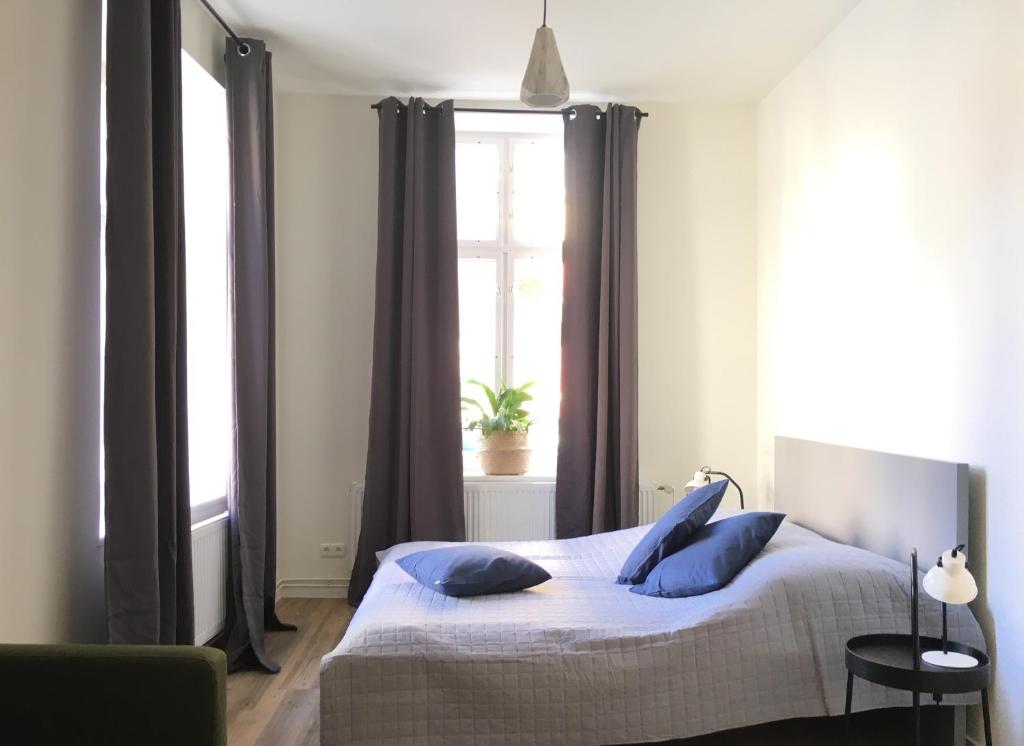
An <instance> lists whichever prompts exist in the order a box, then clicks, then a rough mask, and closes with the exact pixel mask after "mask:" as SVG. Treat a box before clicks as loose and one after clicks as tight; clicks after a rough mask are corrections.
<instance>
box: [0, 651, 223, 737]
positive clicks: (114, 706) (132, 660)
mask: <svg viewBox="0 0 1024 746" xmlns="http://www.w3.org/2000/svg"><path fill="white" fill-rule="evenodd" d="M226 682H227V663H226V659H225V657H224V653H223V652H222V651H220V650H215V649H212V648H202V647H191V646H184V645H181V646H171V645H168V646H155V645H154V646H149V645H0V690H2V691H3V692H4V693H3V695H2V698H0V701H2V709H3V710H4V713H5V714H4V717H3V719H2V722H0V729H2V730H0V732H2V733H3V734H4V736H3V738H4V739H6V738H8V737H9V736H11V735H16V736H17V738H14V739H12V740H11V741H10V743H19V744H35V743H40V744H42V743H75V744H91V743H95V744H195V745H196V746H224V744H226V743H227V715H226V711H227V683H226Z"/></svg>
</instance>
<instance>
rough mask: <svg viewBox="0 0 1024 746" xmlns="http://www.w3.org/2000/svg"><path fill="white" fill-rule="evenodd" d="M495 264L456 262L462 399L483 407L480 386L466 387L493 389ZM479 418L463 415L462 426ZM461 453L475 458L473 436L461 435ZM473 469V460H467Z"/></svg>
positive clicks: (475, 438)
mask: <svg viewBox="0 0 1024 746" xmlns="http://www.w3.org/2000/svg"><path fill="white" fill-rule="evenodd" d="M497 288H498V262H497V261H496V260H495V259H459V370H460V375H461V376H462V395H463V396H469V397H472V398H473V399H476V400H477V401H479V402H481V403H482V404H484V406H485V407H486V406H487V404H486V401H485V399H486V397H485V395H484V393H483V392H482V391H481V390H480V387H479V386H468V385H467V384H466V382H467V381H468V380H470V379H471V378H474V379H476V380H478V381H483V382H484V383H486V384H487V385H488V386H491V387H493V386H494V383H495V360H496V356H497V352H498V323H497V319H498V310H497ZM479 416H480V413H479V411H478V410H477V409H476V408H475V407H468V408H467V409H466V410H465V411H464V412H463V424H465V423H468V422H469V421H470V420H474V419H477V418H478V417H479ZM462 443H463V445H462V449H463V451H464V452H466V455H467V456H474V455H475V453H476V450H477V447H478V445H479V437H478V434H476V433H467V432H465V431H464V432H463V439H462ZM466 464H467V466H470V467H475V466H476V459H475V458H467V459H466Z"/></svg>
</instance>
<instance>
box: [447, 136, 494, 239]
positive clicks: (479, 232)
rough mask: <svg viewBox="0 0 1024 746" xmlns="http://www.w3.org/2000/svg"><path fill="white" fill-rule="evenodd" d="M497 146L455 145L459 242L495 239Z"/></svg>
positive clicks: (466, 143)
mask: <svg viewBox="0 0 1024 746" xmlns="http://www.w3.org/2000/svg"><path fill="white" fill-rule="evenodd" d="M500 179H501V169H500V158H499V153H498V146H497V145H496V144H494V143H488V142H460V143H456V145H455V192H456V206H457V210H458V232H459V240H460V241H496V240H497V239H498V186H499V182H500Z"/></svg>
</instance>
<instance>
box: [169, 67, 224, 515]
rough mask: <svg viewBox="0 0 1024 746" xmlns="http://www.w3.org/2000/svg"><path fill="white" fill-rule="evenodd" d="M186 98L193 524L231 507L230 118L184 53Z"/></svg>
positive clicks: (219, 94)
mask: <svg viewBox="0 0 1024 746" xmlns="http://www.w3.org/2000/svg"><path fill="white" fill-rule="evenodd" d="M181 96H182V103H181V119H182V142H183V147H184V164H183V166H184V181H185V272H186V281H185V292H186V295H185V302H186V304H187V321H188V327H187V333H188V457H189V489H190V492H191V496H192V506H193V510H192V513H193V515H192V520H193V522H194V523H195V522H199V521H201V520H204V519H205V518H209V517H212V516H213V515H216V514H217V513H219V512H221V511H222V510H224V509H226V507H227V505H226V495H227V488H228V466H229V464H230V459H231V379H230V368H229V367H228V357H229V350H228V342H229V337H228V200H229V198H230V194H229V192H230V183H229V176H228V169H229V163H228V115H227V99H226V97H225V93H224V86H222V85H221V84H220V83H218V82H217V81H216V80H214V78H213V77H212V76H211V75H210V74H209V73H208V72H206V70H204V69H203V68H202V66H200V65H199V63H198V62H196V61H195V60H193V59H192V58H191V57H190V56H189V55H188V54H187V53H186V52H185V51H184V50H182V52H181ZM197 506H203V508H199V507H197Z"/></svg>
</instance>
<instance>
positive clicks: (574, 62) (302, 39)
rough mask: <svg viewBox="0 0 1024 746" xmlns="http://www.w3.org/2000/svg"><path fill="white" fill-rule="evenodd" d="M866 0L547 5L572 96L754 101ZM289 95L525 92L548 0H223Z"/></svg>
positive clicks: (581, 0)
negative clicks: (263, 47) (268, 54)
mask: <svg viewBox="0 0 1024 746" xmlns="http://www.w3.org/2000/svg"><path fill="white" fill-rule="evenodd" d="M857 2H859V0H633V1H632V2H629V1H628V0H549V3H548V25H549V26H551V27H552V28H553V29H554V30H555V34H556V38H557V40H558V45H559V48H560V50H561V53H562V61H563V64H564V65H565V69H566V74H567V75H568V77H569V82H570V85H571V86H572V91H573V95H572V99H573V100H574V101H584V100H586V101H594V102H600V101H605V100H637V101H641V100H655V101H657V100H665V101H697V100H723V101H747V100H756V99H759V98H761V97H762V96H764V95H765V94H767V93H768V92H769V91H771V89H772V88H773V87H774V86H775V85H776V84H777V83H778V82H779V81H780V80H781V79H782V78H783V77H784V76H785V75H786V73H788V72H789V71H790V70H792V69H793V67H795V66H796V65H797V63H799V62H800V60H801V59H803V58H804V56H806V55H807V53H808V52H810V51H811V49H813V48H814V46H815V45H816V44H817V43H818V42H819V41H821V39H822V38H824V37H825V36H826V35H827V34H828V32H829V31H830V30H831V29H833V28H834V27H835V26H836V24H837V23H838V22H839V21H840V20H841V19H842V18H843V17H844V16H845V15H846V14H847V13H848V12H849V11H850V10H851V9H852V8H853V7H854V6H855V5H856V4H857ZM213 4H214V6H215V7H216V8H218V10H219V11H221V13H222V15H223V16H224V17H225V19H226V20H228V22H229V23H231V24H232V25H233V26H234V27H235V29H236V31H238V32H239V33H241V34H243V35H251V36H256V37H261V38H264V39H266V40H267V42H268V44H269V46H270V49H271V51H272V52H273V53H274V81H275V85H276V86H277V88H278V89H279V90H303V91H329V92H336V93H348V94H366V95H372V96H383V95H387V94H395V95H400V96H401V95H410V94H415V95H422V96H427V97H441V96H452V97H455V98H463V99H514V98H518V95H519V83H520V81H521V79H522V75H523V71H524V69H525V67H526V60H527V57H528V56H529V52H530V45H531V43H532V41H533V33H534V30H535V29H536V27H537V26H539V25H540V22H541V10H542V4H543V0H363V2H354V1H353V0H213Z"/></svg>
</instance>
